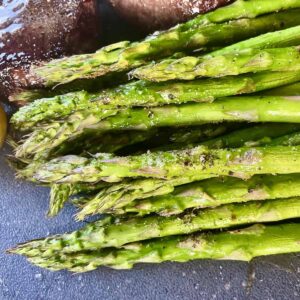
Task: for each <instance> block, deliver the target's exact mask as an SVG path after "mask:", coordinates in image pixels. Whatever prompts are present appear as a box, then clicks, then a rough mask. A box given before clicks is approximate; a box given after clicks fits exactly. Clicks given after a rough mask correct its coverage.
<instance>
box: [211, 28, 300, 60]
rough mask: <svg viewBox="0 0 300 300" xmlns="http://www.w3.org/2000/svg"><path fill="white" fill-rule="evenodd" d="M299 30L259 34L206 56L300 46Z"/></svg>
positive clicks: (287, 29)
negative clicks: (250, 49) (245, 50)
mask: <svg viewBox="0 0 300 300" xmlns="http://www.w3.org/2000/svg"><path fill="white" fill-rule="evenodd" d="M297 25H298V24H297ZM299 28H300V26H294V27H291V28H286V29H282V30H278V31H275V32H268V33H265V34H261V35H259V36H256V37H253V38H250V39H248V40H244V41H241V42H238V43H235V44H233V45H230V46H227V47H223V48H221V49H219V50H216V51H214V52H212V53H209V54H208V56H212V55H224V54H226V53H232V52H237V51H241V50H244V49H248V48H255V49H268V48H269V49H270V48H284V47H289V46H298V45H299V44H300V34H299Z"/></svg>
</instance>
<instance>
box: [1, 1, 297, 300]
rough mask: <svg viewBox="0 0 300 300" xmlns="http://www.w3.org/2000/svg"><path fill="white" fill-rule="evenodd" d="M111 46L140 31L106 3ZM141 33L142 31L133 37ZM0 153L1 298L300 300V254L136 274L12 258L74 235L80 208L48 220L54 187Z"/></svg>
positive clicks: (142, 269)
mask: <svg viewBox="0 0 300 300" xmlns="http://www.w3.org/2000/svg"><path fill="white" fill-rule="evenodd" d="M101 2H102V3H101V5H103V7H104V11H105V14H104V16H103V21H104V22H105V24H106V26H105V28H104V33H105V37H104V39H105V41H109V42H111V41H114V40H116V34H120V32H121V36H122V37H123V38H124V37H125V38H128V37H130V36H132V33H133V29H132V28H131V27H129V26H128V25H127V24H125V23H122V20H119V19H118V18H116V16H114V14H113V12H112V10H111V8H110V7H109V6H108V5H107V4H106V3H103V1H101ZM134 34H135V33H134ZM7 151H8V150H7V149H5V150H4V151H2V152H1V151H0V300H6V299H18V300H19V299H20V300H27V299H28V300H33V299H38V300H39V299H43V300H44V299H55V300H60V299H64V300H68V299H75V300H77V299H78V300H79V299H83V300H93V299H107V300H110V299H138V300H141V299H151V300H152V299H164V300H165V299H166V300H167V299H172V300H173V299H181V300H182V299H201V300H202V299H203V300H206V299H207V300H212V299H217V300H219V299H220V300H223V299H228V300H234V299H258V300H269V299H270V300H271V299H276V300H277V299H278V300H285V299H286V300H293V299H300V255H280V256H273V257H267V258H259V259H255V260H254V261H253V262H252V263H250V264H247V263H243V262H219V261H208V260H205V261H193V262H190V263H185V264H179V263H164V264H161V265H145V264H143V265H138V266H137V267H135V268H134V269H133V270H130V271H115V270H111V269H108V268H101V269H99V270H97V271H94V272H90V273H86V274H80V275H74V274H71V273H68V272H56V273H52V272H49V271H46V270H43V269H40V268H37V267H35V266H32V265H30V264H29V263H28V262H27V261H26V260H25V259H24V258H22V257H19V256H12V255H7V254H5V249H7V248H9V247H12V246H14V245H15V244H16V243H19V242H24V241H26V240H29V239H33V238H38V237H43V236H46V235H47V234H55V233H62V232H66V231H71V230H74V229H76V228H78V227H80V226H81V225H82V224H78V223H76V222H74V221H72V216H73V215H74V213H75V211H74V208H73V207H71V206H67V207H66V208H65V209H64V211H63V212H62V213H61V214H60V215H59V216H58V217H57V218H55V219H47V218H46V217H45V213H46V211H47V205H48V197H49V196H48V195H49V190H48V189H47V188H38V187H35V186H34V185H32V184H29V183H25V182H22V181H20V180H15V178H14V174H13V172H12V171H11V170H10V168H9V167H8V165H7V163H6V161H5V154H6V153H7Z"/></svg>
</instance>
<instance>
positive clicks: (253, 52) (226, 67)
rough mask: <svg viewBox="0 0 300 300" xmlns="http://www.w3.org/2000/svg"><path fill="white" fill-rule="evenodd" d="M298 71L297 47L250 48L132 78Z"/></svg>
mask: <svg viewBox="0 0 300 300" xmlns="http://www.w3.org/2000/svg"><path fill="white" fill-rule="evenodd" d="M299 68H300V49H299V47H298V46H297V47H289V48H277V49H264V50H259V49H252V48H250V49H245V50H242V51H239V52H231V53H227V54H223V55H213V56H206V57H196V56H186V57H184V58H180V59H177V60H176V59H169V60H164V61H162V62H159V63H157V64H155V63H154V64H151V65H149V66H145V67H141V68H138V69H136V70H134V71H133V72H131V75H132V76H133V77H136V78H138V79H143V80H147V81H154V82H161V81H169V80H193V79H196V78H199V77H223V76H230V75H240V74H244V73H251V72H255V73H256V72H262V71H272V72H274V71H298V70H299Z"/></svg>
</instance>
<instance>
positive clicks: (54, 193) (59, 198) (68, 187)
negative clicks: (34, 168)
mask: <svg viewBox="0 0 300 300" xmlns="http://www.w3.org/2000/svg"><path fill="white" fill-rule="evenodd" d="M72 187H73V185H72V184H52V185H51V193H50V203H49V210H48V217H54V216H56V215H58V213H59V212H60V211H61V210H62V208H63V207H64V205H65V203H66V202H67V201H68V200H69V198H70V196H71V194H72Z"/></svg>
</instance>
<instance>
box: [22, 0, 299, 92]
mask: <svg viewBox="0 0 300 300" xmlns="http://www.w3.org/2000/svg"><path fill="white" fill-rule="evenodd" d="M299 7H300V5H299V2H298V1H297V0H288V1H276V2H275V1H273V2H272V1H271V0H263V1H260V3H259V5H257V1H254V0H252V1H251V0H250V1H244V0H238V1H237V2H236V3H234V4H232V5H230V6H227V7H224V8H220V9H218V10H216V11H215V12H211V13H208V14H206V15H202V16H199V17H196V18H195V19H194V20H192V21H189V22H187V23H185V24H182V25H179V26H176V27H174V28H172V29H170V30H168V31H165V32H161V33H155V34H154V35H153V36H150V37H148V38H146V39H145V40H144V41H141V42H138V43H129V42H127V41H125V42H121V43H117V44H113V45H110V46H108V47H105V48H103V49H100V50H99V51H97V52H96V53H94V54H87V55H77V56H72V57H69V58H64V59H60V60H54V61H51V62H49V63H45V64H43V65H42V66H39V67H33V68H32V69H31V75H30V77H29V78H28V85H36V84H37V83H38V84H39V85H41V86H46V87H52V86H56V85H61V84H66V83H69V82H72V81H74V80H77V79H82V78H93V77H100V76H104V75H106V74H110V73H113V72H120V71H127V70H131V69H133V68H134V67H137V66H140V65H142V64H145V63H146V62H147V61H149V60H152V59H156V58H160V57H166V56H170V55H172V54H173V53H176V52H178V51H182V50H183V51H185V50H186V49H199V48H201V47H206V46H209V47H211V46H212V47H213V46H220V45H222V46H223V45H224V42H226V43H228V44H230V43H232V42H236V41H239V40H243V39H246V38H249V37H252V36H256V35H258V34H261V33H265V32H268V31H274V30H278V29H281V28H288V27H291V26H295V25H299V20H298V14H299V12H297V10H292V11H283V12H278V11H280V10H287V9H291V8H299ZM271 12H278V13H276V14H275V13H274V14H269V15H264V14H267V13H271ZM260 15H263V16H261V17H258V18H255V17H257V16H260ZM241 18H244V19H241ZM246 18H249V19H246ZM235 19H240V20H235ZM230 20H232V21H231V22H228V23H224V22H227V21H230ZM222 22H223V23H222Z"/></svg>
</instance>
